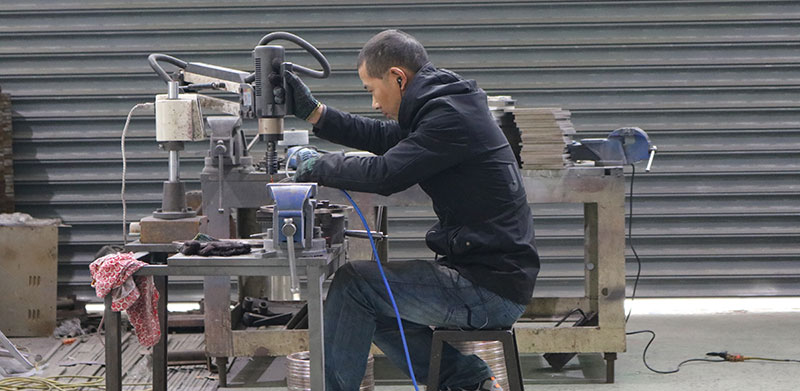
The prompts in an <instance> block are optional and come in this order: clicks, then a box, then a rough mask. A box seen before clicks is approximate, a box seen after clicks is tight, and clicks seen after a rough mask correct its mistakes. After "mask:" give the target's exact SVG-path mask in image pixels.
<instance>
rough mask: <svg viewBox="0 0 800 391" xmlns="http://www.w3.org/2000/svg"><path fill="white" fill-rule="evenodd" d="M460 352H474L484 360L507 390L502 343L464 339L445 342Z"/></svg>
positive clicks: (506, 374) (501, 385) (468, 353)
mask: <svg viewBox="0 0 800 391" xmlns="http://www.w3.org/2000/svg"><path fill="white" fill-rule="evenodd" d="M447 343H448V344H450V345H451V346H452V347H454V348H456V349H457V350H458V351H459V352H461V354H465V355H470V354H474V355H476V356H478V357H480V359H481V360H483V361H485V362H486V365H488V366H489V369H491V370H492V373H494V377H495V378H496V379H497V382H498V383H500V387H503V389H504V390H509V389H510V388H509V387H508V373H507V372H506V359H505V357H504V356H503V344H502V343H501V342H500V341H464V342H447Z"/></svg>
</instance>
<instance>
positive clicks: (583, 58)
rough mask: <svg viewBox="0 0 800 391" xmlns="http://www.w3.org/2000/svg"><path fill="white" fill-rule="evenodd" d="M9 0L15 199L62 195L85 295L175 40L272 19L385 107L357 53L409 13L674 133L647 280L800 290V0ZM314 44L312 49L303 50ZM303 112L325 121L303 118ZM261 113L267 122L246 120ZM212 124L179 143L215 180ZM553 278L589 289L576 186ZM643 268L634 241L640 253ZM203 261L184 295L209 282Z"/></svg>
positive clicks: (593, 125) (352, 99) (508, 66)
mask: <svg viewBox="0 0 800 391" xmlns="http://www.w3.org/2000/svg"><path fill="white" fill-rule="evenodd" d="M316 3H321V2H315V1H229V2H224V3H223V2H211V1H188V0H179V1H154V0H152V1H148V0H137V1H127V2H121V1H119V2H112V1H103V0H80V1H78V0H63V1H59V2H52V1H44V0H36V1H20V0H17V1H5V2H3V4H0V35H2V40H0V86H1V87H2V89H3V91H4V92H7V93H10V94H11V95H12V99H13V109H14V122H13V126H14V132H15V133H14V147H13V148H14V151H15V158H16V161H15V167H14V172H15V186H16V200H17V207H18V210H20V211H24V212H28V213H31V214H33V215H36V216H41V217H60V218H62V219H63V220H64V222H65V223H67V224H70V225H71V226H72V227H71V228H67V229H62V230H61V234H60V247H59V250H60V269H59V282H60V292H61V293H62V294H65V293H69V292H77V293H78V294H79V295H80V296H84V297H88V296H89V295H90V291H89V290H88V282H89V276H88V271H87V267H86V266H87V265H88V263H89V262H90V261H91V259H92V255H93V254H94V252H95V251H96V250H97V249H98V248H99V247H100V246H101V245H102V244H106V243H118V242H119V241H120V236H121V228H120V222H119V221H120V217H121V207H120V202H119V187H120V172H121V164H120V161H121V160H120V152H119V136H120V133H121V129H122V125H123V123H124V118H125V115H126V114H127V112H128V110H129V109H130V108H131V106H133V105H134V104H135V103H139V102H144V101H152V100H153V95H154V94H156V93H163V91H165V88H164V85H163V83H162V82H161V81H159V80H158V78H157V77H156V76H155V74H154V73H153V72H152V71H151V70H150V69H149V67H148V66H147V63H146V61H145V58H146V56H147V55H148V54H149V53H152V52H163V53H169V54H172V55H175V56H178V57H181V58H184V59H187V60H190V61H202V62H207V63H213V64H218V65H224V66H229V67H233V68H238V69H244V70H248V69H251V68H252V65H251V63H250V54H249V52H250V50H252V47H253V46H254V45H255V43H256V42H257V41H258V39H259V38H260V37H261V36H262V35H264V34H265V33H267V32H270V31H276V30H287V31H291V32H294V33H296V34H298V35H300V36H302V37H304V38H306V39H307V40H308V41H310V42H312V43H314V44H315V45H317V47H319V48H320V49H321V50H322V51H323V52H324V53H325V54H326V55H327V56H328V58H329V59H330V61H331V63H332V65H333V68H334V69H335V71H334V73H333V76H332V77H331V78H330V79H328V80H324V81H318V80H309V84H310V85H311V87H312V89H313V90H314V91H315V94H316V96H317V97H318V98H320V99H321V100H322V101H324V102H326V103H328V104H330V105H333V106H336V107H339V108H342V109H345V110H350V111H354V112H358V113H369V112H370V109H369V104H370V100H369V97H368V96H367V95H366V94H365V93H364V91H363V90H361V88H360V83H359V81H358V78H357V75H356V73H355V70H354V61H355V57H356V54H357V52H358V50H359V49H360V47H361V45H362V44H363V43H364V42H365V41H366V40H367V39H369V37H370V36H372V35H373V34H374V33H376V32H378V31H380V30H382V29H384V28H389V27H399V28H403V29H404V30H406V31H408V32H410V33H411V34H414V35H415V36H417V38H419V39H420V40H421V41H422V42H423V44H425V45H426V47H427V48H428V50H429V53H430V55H431V57H432V60H433V61H434V62H435V63H436V64H437V65H438V66H441V67H446V68H449V69H453V70H455V71H457V72H459V73H461V74H462V75H464V76H465V77H468V78H474V79H476V80H478V82H479V84H480V85H481V86H482V87H483V88H484V89H485V90H487V91H488V92H489V93H490V94H496V95H501V94H502V95H512V96H513V97H514V98H516V99H517V100H518V101H519V104H520V105H522V106H526V107H532V106H558V107H563V108H565V109H569V110H571V111H572V120H573V123H574V124H575V125H576V128H577V129H578V131H579V134H580V136H583V137H590V136H591V137H603V136H605V135H606V134H607V133H608V132H610V131H611V130H613V129H615V128H618V127H621V126H639V127H641V128H643V129H645V130H646V131H647V132H648V133H649V134H650V137H651V139H652V140H653V142H654V143H655V144H656V145H658V147H659V155H658V156H657V157H656V162H655V165H654V169H653V172H651V173H649V174H641V175H640V174H637V176H636V180H635V193H636V198H635V205H634V207H635V210H634V213H635V215H636V216H635V218H634V229H633V234H634V241H635V244H636V247H637V250H638V253H639V254H640V256H641V258H642V261H643V263H644V270H643V277H642V282H641V284H640V290H639V294H640V295H643V296H717V295H800V263H799V262H798V261H800V255H798V254H799V253H800V251H798V250H800V224H799V223H800V218H799V217H800V99H798V89H800V72H798V68H797V64H798V63H800V3H798V2H796V1H702V0H698V1H644V0H643V1H602V2H597V1H499V2H486V1H438V2H431V1H426V2H421V1H411V0H409V1H403V2H397V1H374V0H373V1H363V2H358V1H344V0H340V1H328V2H324V5H319V4H316ZM289 57H290V58H291V59H293V60H294V61H295V62H299V63H303V64H307V65H311V64H312V63H313V62H312V60H311V59H310V58H309V57H308V56H307V55H304V54H300V53H298V52H297V51H294V50H292V51H291V53H290V54H289ZM289 126H297V127H298V128H307V126H305V125H303V124H301V123H297V122H291V123H289ZM246 127H247V128H248V129H249V130H250V131H249V132H248V134H253V131H252V130H253V129H254V125H253V124H252V123H250V124H246ZM153 128H154V125H153V118H152V116H138V117H135V118H134V120H133V121H132V126H131V130H130V131H129V137H128V145H127V150H128V151H129V152H128V153H129V156H130V165H129V176H128V177H129V180H130V184H129V186H128V189H129V195H128V199H129V200H130V209H129V213H130V216H132V217H137V218H138V217H141V216H143V215H145V214H147V213H149V212H150V211H152V210H153V209H154V208H156V207H157V206H158V205H159V197H160V193H161V181H163V180H164V179H166V175H167V158H166V153H164V152H161V151H158V150H157V148H156V145H155V142H154V137H153V134H154V130H153ZM205 147H206V145H205V144H203V143H198V144H196V145H190V146H188V148H187V151H186V152H184V153H183V154H182V158H183V159H182V162H183V164H182V173H181V175H182V177H183V178H185V179H188V180H189V184H188V187H190V188H197V187H198V184H197V178H198V172H199V169H200V167H201V165H202V158H201V157H202V155H203V154H204V150H205ZM535 210H536V217H537V220H536V224H537V234H538V235H537V236H538V238H539V239H538V243H539V247H540V249H541V253H542V255H543V257H544V264H543V270H542V275H541V279H540V283H539V288H537V289H538V291H537V294H541V295H549V294H570V293H575V294H579V293H580V292H581V290H580V288H579V286H580V284H581V283H582V276H583V272H582V269H581V257H582V251H583V250H582V245H581V243H582V239H581V230H582V218H581V209H580V207H579V206H577V205H539V206H536V207H535ZM397 212H398V211H393V212H392V214H391V217H392V224H393V227H394V228H393V232H394V233H395V234H396V236H399V237H400V239H397V240H395V241H394V242H393V244H392V245H391V248H392V257H394V258H395V259H406V258H414V257H427V256H429V255H430V253H429V252H428V251H427V249H426V248H425V247H424V243H423V242H422V240H420V239H419V238H420V237H421V233H422V232H423V231H424V229H426V228H427V226H428V225H429V224H430V223H431V222H432V220H431V217H430V216H431V214H430V211H427V210H411V211H403V213H397ZM628 272H629V275H630V276H633V275H634V272H635V263H634V262H632V259H629V268H628ZM196 281H197V280H187V281H186V282H185V284H181V285H180V286H177V287H176V288H175V289H174V290H173V292H175V295H173V297H176V298H180V297H185V298H188V297H197V295H198V294H199V290H198V288H199V284H197V282H196Z"/></svg>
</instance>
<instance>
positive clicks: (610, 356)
mask: <svg viewBox="0 0 800 391" xmlns="http://www.w3.org/2000/svg"><path fill="white" fill-rule="evenodd" d="M603 358H605V359H606V383H608V384H611V383H613V382H614V361H616V360H617V354H616V353H605V354H603Z"/></svg>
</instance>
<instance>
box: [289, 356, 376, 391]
mask: <svg viewBox="0 0 800 391" xmlns="http://www.w3.org/2000/svg"><path fill="white" fill-rule="evenodd" d="M286 358H288V359H289V361H288V362H287V363H286V386H287V388H288V389H289V391H311V369H310V366H309V362H310V361H309V354H308V352H307V351H305V352H297V353H292V354H290V355H288V356H286ZM374 363H375V359H374V358H373V357H372V355H371V354H370V355H369V358H367V370H366V372H364V379H363V380H361V387H359V391H374V390H375V374H374V370H373V364H374Z"/></svg>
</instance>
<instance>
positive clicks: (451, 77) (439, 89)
mask: <svg viewBox="0 0 800 391" xmlns="http://www.w3.org/2000/svg"><path fill="white" fill-rule="evenodd" d="M477 90H478V85H477V83H475V81H474V80H464V79H462V78H461V77H460V76H458V75H457V74H455V73H453V72H450V71H448V70H446V69H437V68H436V67H434V66H433V64H431V63H430V62H429V63H427V64H425V65H424V66H423V67H422V68H420V69H419V71H418V72H417V73H416V74H415V75H414V79H413V80H411V84H410V85H409V87H408V90H406V92H405V94H403V100H402V101H401V102H400V110H399V113H398V115H397V122H399V123H400V126H401V127H402V128H405V129H409V128H411V125H412V124H413V122H414V117H416V116H417V113H418V112H419V110H420V109H421V108H422V107H423V106H425V104H426V103H428V102H429V101H431V100H433V99H436V98H438V97H441V96H447V95H458V94H467V93H471V92H475V91H477Z"/></svg>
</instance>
